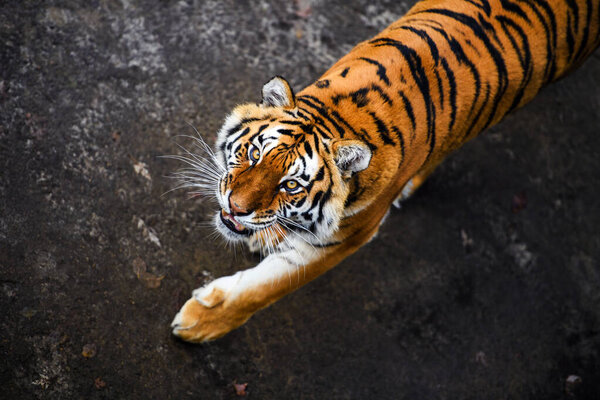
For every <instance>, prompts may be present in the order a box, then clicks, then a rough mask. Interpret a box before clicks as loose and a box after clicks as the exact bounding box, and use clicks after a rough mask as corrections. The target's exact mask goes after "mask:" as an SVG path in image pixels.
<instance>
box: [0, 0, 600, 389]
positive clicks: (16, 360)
mask: <svg viewBox="0 0 600 400" xmlns="http://www.w3.org/2000/svg"><path fill="white" fill-rule="evenodd" d="M307 7H310V9H309V10H308V11H311V12H310V13H308V12H307ZM408 7H409V4H408V3H405V2H398V1H383V0H380V1H371V0H369V1H367V0H354V1H342V0H338V1H331V2H325V1H314V2H312V3H311V2H310V1H299V2H294V1H271V2H268V1H234V0H227V1H191V0H190V1H167V0H164V1H158V0H157V1H152V2H151V1H146V2H144V1H136V0H121V1H117V0H114V1H109V0H92V1H80V2H76V1H66V0H65V1H59V0H54V1H30V0H25V1H18V0H5V1H3V2H2V3H0V289H1V290H0V310H1V314H0V397H2V398H7V399H21V398H44V399H46V398H48V399H63V398H64V399H71V398H73V399H78V398H85V399H97V398H108V399H117V398H119V399H120V398H131V399H146V398H156V399H167V398H172V399H184V398H190V399H231V398H237V397H236V394H235V392H234V388H233V386H232V383H234V382H237V383H248V386H247V392H248V395H247V398H252V399H296V398H298V399H419V400H420V399H504V398H511V399H561V398H563V399H573V398H577V399H591V398H598V397H595V395H597V394H598V393H599V392H600V380H599V379H598V377H599V375H600V353H599V351H600V266H599V259H600V250H599V249H600V228H599V226H600V201H599V200H598V194H599V193H600V174H599V171H600V157H599V155H600V134H599V133H600V132H599V127H600V113H599V112H598V111H599V110H600V53H598V52H596V54H595V55H594V56H593V57H592V58H591V59H590V60H589V61H588V62H587V63H586V64H585V65H584V66H583V67H582V68H581V69H580V70H578V71H577V72H576V73H575V74H574V75H572V76H570V77H568V78H566V79H564V80H563V81H560V82H558V83H557V84H554V85H552V86H551V87H549V88H547V89H546V90H544V91H543V92H542V93H541V94H540V96H539V97H538V98H537V99H536V100H535V101H534V102H533V103H531V104H530V105H528V106H526V107H525V108H524V109H521V110H519V111H518V112H516V113H515V114H514V115H512V116H510V117H509V118H508V119H507V120H505V121H504V122H503V123H502V124H500V125H499V126H497V127H495V128H493V129H490V130H488V131H487V132H486V133H485V134H483V135H482V136H481V137H480V138H478V139H477V140H475V141H473V142H471V143H469V144H467V145H466V146H465V147H464V148H463V149H462V150H461V151H460V152H458V153H457V154H456V155H454V156H453V157H451V158H450V159H449V160H448V161H447V162H446V163H445V164H443V166H442V167H440V168H439V170H438V171H437V172H436V173H435V174H434V175H433V176H432V178H431V179H430V181H429V182H428V183H427V184H426V185H425V186H424V187H423V189H422V190H421V191H420V192H419V193H418V194H417V195H416V196H415V197H414V198H413V199H412V200H411V201H410V202H409V203H408V204H406V206H405V207H404V208H403V209H402V210H400V211H394V212H393V213H392V214H391V216H390V218H389V219H388V221H387V222H386V224H385V225H384V226H383V228H382V230H381V233H380V235H379V236H378V238H377V239H376V240H374V241H373V242H371V243H370V244H369V245H367V246H365V247H364V248H363V249H362V250H361V251H360V252H358V253H357V254H356V255H354V256H352V257H350V258H349V259H347V260H346V261H344V262H343V263H342V264H341V265H340V266H338V267H337V268H336V269H334V270H333V271H331V272H330V273H328V274H327V275H326V276H324V277H322V278H320V279H318V280H317V281H315V282H313V283H312V284H310V285H308V286H307V287H305V288H303V289H302V290H300V291H298V292H296V293H294V294H293V295H290V296H288V297H287V298H285V299H283V300H282V301H280V302H278V303H277V304H275V305H274V306H272V307H271V308H269V309H268V310H266V311H263V312H261V313H259V314H258V315H256V316H255V317H254V318H252V319H251V320H250V322H249V323H248V324H247V325H245V326H244V327H242V328H240V329H239V330H237V331H235V332H233V333H232V334H230V335H229V336H227V337H226V338H224V339H222V340H220V341H217V342H215V343H212V344H208V345H201V346H198V345H196V346H194V345H188V344H185V343H182V342H180V341H177V340H175V339H174V338H172V337H171V336H170V333H169V322H170V321H171V318H172V317H173V315H174V314H175V312H176V311H177V310H178V308H179V307H180V306H181V305H182V303H183V301H184V300H185V299H186V298H187V297H188V296H189V294H190V291H191V290H192V289H193V288H195V287H197V286H199V285H201V284H202V283H203V282H206V281H207V280H209V279H210V278H212V277H217V276H221V275H224V274H229V273H231V272H233V271H235V270H236V269H239V268H247V267H249V266H251V265H252V264H254V263H255V262H256V259H255V258H253V257H252V256H250V255H248V254H247V253H246V252H245V251H244V250H243V249H235V251H232V249H227V248H225V246H224V245H222V244H221V242H220V241H219V240H218V239H215V238H213V237H211V232H212V231H211V229H210V228H208V227H207V226H206V220H207V218H208V216H209V215H210V214H211V213H212V212H213V206H212V205H211V204H208V203H207V204H203V203H201V202H198V201H194V200H188V199H187V198H186V195H185V194H184V193H182V192H173V193H169V194H166V195H163V193H165V192H166V191H167V190H169V188H170V187H171V186H172V184H173V182H171V181H169V179H166V178H165V176H166V175H168V174H169V173H170V172H172V171H174V170H175V169H177V168H178V167H179V165H178V164H177V163H176V162H174V161H171V160H165V159H162V158H158V156H160V155H165V154H173V153H175V154H177V153H179V152H180V150H179V149H178V148H177V146H176V144H175V143H176V142H179V143H182V144H186V143H187V142H186V141H185V139H176V135H179V134H191V133H192V131H191V128H190V127H189V126H188V125H187V124H186V122H190V123H192V124H194V125H195V126H196V127H197V128H198V129H199V130H200V132H202V133H203V134H204V135H205V137H206V138H208V140H209V141H210V140H214V133H215V131H216V130H217V128H218V127H219V125H220V123H221V121H222V118H223V117H224V115H225V114H226V112H227V111H228V110H229V109H231V107H232V106H234V105H235V104H237V103H240V102H243V101H247V100H252V101H255V100H257V99H258V97H259V92H260V87H261V84H262V83H263V82H264V81H266V80H267V79H268V78H270V77H271V76H273V75H275V74H283V75H284V76H286V77H287V78H288V79H289V80H290V81H291V82H292V83H293V84H294V85H295V87H296V88H297V89H300V88H301V87H303V85H306V84H307V83H309V82H310V81H311V80H314V79H316V78H317V77H318V76H319V74H321V73H322V72H324V70H325V69H326V68H327V66H328V65H330V64H331V63H332V62H333V61H334V60H335V59H337V58H338V57H340V56H341V55H343V54H344V53H345V52H347V51H348V50H349V49H350V48H351V47H352V45H353V44H355V43H357V42H358V41H360V40H363V39H366V38H367V37H369V36H370V35H373V34H375V33H376V32H377V31H378V30H380V29H381V28H383V27H384V26H385V25H386V24H387V23H389V22H391V21H392V20H394V19H396V18H397V17H398V16H400V15H402V14H403V13H404V12H405V11H406V10H407V9H408ZM523 207H524V208H523ZM144 268H146V272H145V273H142V272H140V270H143V269H144ZM136 271H137V272H138V274H136ZM137 275H139V276H140V277H139V278H138V276H137ZM162 275H164V279H162V280H161V281H159V280H158V277H160V276H162ZM157 285H159V287H157V288H156V287H155V286H157ZM573 376H576V377H578V378H576V377H573ZM569 377H570V378H569Z"/></svg>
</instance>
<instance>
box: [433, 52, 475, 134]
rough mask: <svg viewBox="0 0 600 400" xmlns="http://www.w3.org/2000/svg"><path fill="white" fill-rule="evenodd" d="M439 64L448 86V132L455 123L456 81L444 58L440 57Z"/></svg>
mask: <svg viewBox="0 0 600 400" xmlns="http://www.w3.org/2000/svg"><path fill="white" fill-rule="evenodd" d="M441 64H442V68H444V71H445V72H446V78H447V79H448V84H449V86H450V98H449V99H448V101H449V102H450V125H449V126H448V130H452V127H453V126H454V122H456V79H455V78H454V72H452V69H451V68H450V67H449V66H448V61H446V59H445V58H444V57H442V62H441ZM475 101H477V98H475V100H474V102H475Z"/></svg>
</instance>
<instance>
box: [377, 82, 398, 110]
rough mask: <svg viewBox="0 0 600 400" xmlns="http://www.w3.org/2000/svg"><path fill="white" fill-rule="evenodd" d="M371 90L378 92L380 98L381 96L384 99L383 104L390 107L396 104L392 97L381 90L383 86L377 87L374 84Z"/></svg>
mask: <svg viewBox="0 0 600 400" xmlns="http://www.w3.org/2000/svg"><path fill="white" fill-rule="evenodd" d="M371 90H373V91H374V92H377V94H378V95H379V96H381V98H382V99H383V102H384V103H386V104H389V105H392V104H394V102H393V101H392V99H390V97H389V96H388V95H387V94H386V93H385V92H384V91H383V89H382V88H381V86H379V85H376V84H372V85H371Z"/></svg>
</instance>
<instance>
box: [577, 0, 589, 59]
mask: <svg viewBox="0 0 600 400" xmlns="http://www.w3.org/2000/svg"><path fill="white" fill-rule="evenodd" d="M585 5H586V8H587V9H586V14H587V15H586V18H585V25H583V37H582V38H581V45H580V46H579V49H578V50H577V53H575V61H576V62H579V61H581V59H582V56H583V55H584V53H583V52H584V50H585V49H586V48H587V46H586V45H587V42H588V38H589V36H590V25H591V24H592V10H593V7H592V0H587V1H586V2H585Z"/></svg>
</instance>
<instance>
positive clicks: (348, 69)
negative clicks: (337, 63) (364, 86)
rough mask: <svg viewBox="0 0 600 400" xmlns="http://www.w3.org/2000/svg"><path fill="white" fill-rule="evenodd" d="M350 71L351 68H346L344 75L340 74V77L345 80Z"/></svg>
mask: <svg viewBox="0 0 600 400" xmlns="http://www.w3.org/2000/svg"><path fill="white" fill-rule="evenodd" d="M348 71H350V67H346V68H345V69H344V70H343V71H342V73H341V74H340V76H341V77H342V78H345V77H346V75H348Z"/></svg>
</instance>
